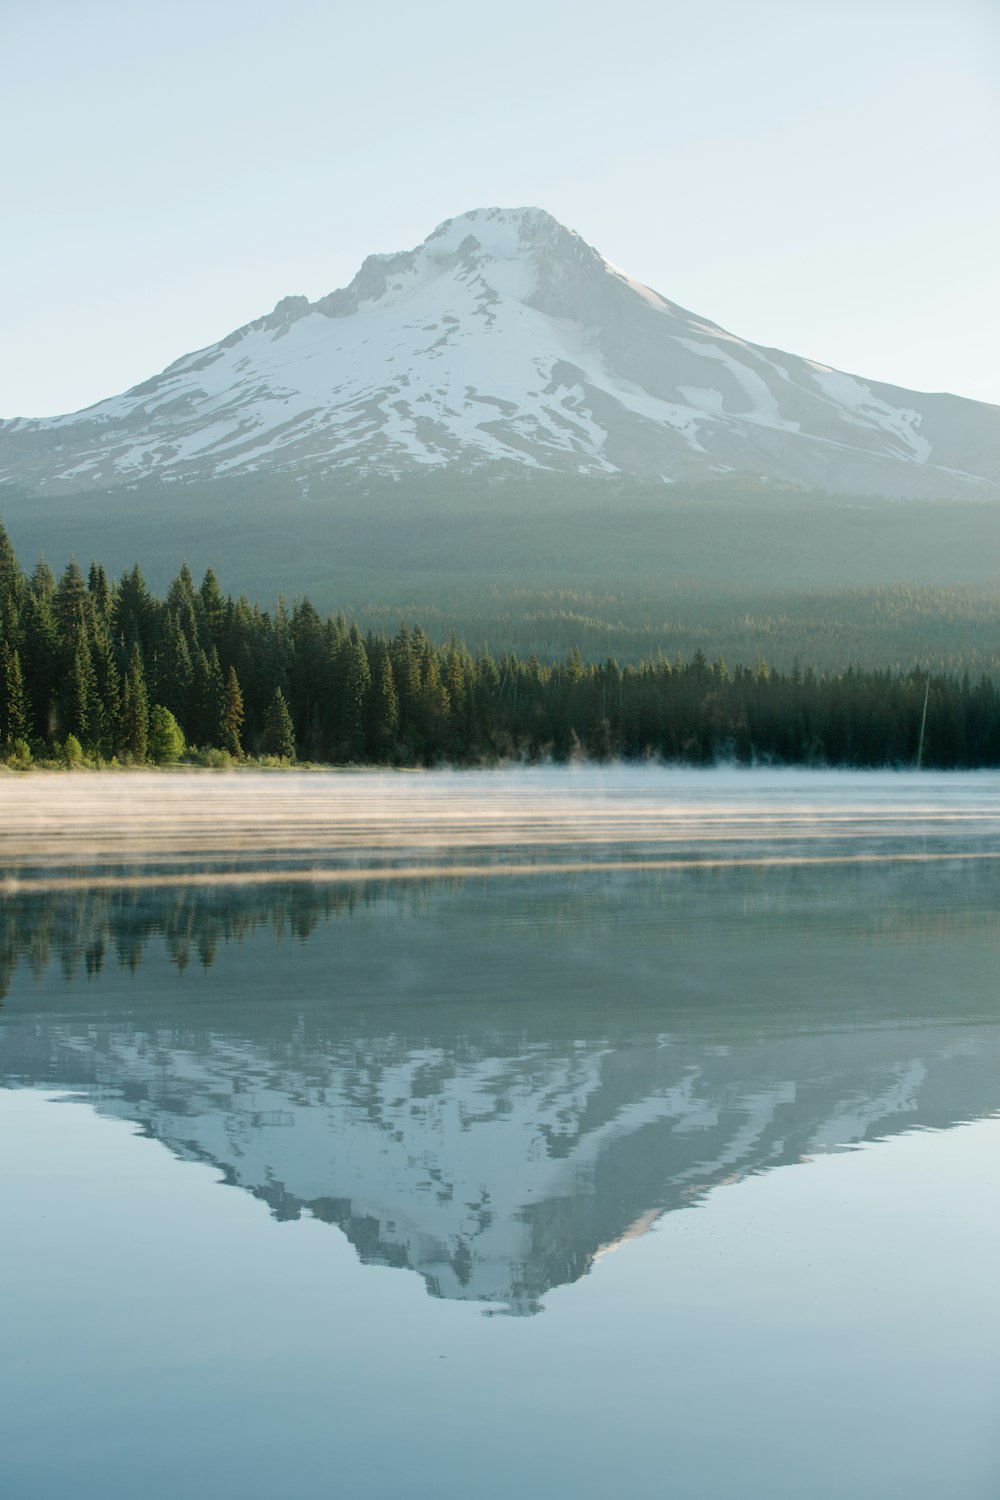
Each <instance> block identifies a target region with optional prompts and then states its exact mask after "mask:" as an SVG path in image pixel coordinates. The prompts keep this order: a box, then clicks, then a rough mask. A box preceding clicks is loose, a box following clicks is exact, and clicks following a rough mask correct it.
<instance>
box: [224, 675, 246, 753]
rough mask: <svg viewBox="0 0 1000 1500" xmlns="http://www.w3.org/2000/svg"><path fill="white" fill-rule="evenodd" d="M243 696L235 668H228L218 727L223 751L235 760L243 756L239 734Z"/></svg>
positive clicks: (241, 724) (241, 723) (241, 722)
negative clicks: (227, 752) (220, 721)
mask: <svg viewBox="0 0 1000 1500" xmlns="http://www.w3.org/2000/svg"><path fill="white" fill-rule="evenodd" d="M243 718H244V715H243V694H242V693H241V692H240V684H239V679H238V678H237V676H236V671H235V668H233V667H230V668H229V679H228V681H227V682H226V693H225V699H224V701H223V706H222V723H221V725H220V739H221V741H222V748H223V750H228V751H229V753H230V755H235V756H236V757H237V759H239V757H240V756H241V755H242V754H243V746H242V744H241V743H240V734H241V732H242V729H243Z"/></svg>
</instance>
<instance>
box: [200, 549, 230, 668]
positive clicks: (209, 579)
mask: <svg viewBox="0 0 1000 1500" xmlns="http://www.w3.org/2000/svg"><path fill="white" fill-rule="evenodd" d="M198 598H199V600H200V602H201V614H202V619H203V621H204V623H205V632H204V634H205V639H204V640H203V642H202V644H203V646H204V648H205V651H206V653H208V652H210V651H211V648H212V647H213V646H217V645H218V643H219V636H220V634H221V630H222V620H223V616H224V615H225V611H226V601H225V600H224V599H223V597H222V590H221V589H220V588H219V580H218V579H217V578H216V576H215V574H214V573H213V571H212V569H211V568H206V569H205V576H204V578H203V579H202V581H201V588H200V589H199V590H198Z"/></svg>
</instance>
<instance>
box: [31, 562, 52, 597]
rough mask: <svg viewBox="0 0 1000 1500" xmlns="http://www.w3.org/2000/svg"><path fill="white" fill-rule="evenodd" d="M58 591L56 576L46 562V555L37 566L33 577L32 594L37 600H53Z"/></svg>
mask: <svg viewBox="0 0 1000 1500" xmlns="http://www.w3.org/2000/svg"><path fill="white" fill-rule="evenodd" d="M55 590H56V575H55V574H54V573H53V571H52V569H51V568H50V567H49V565H48V563H47V562H46V560H45V553H44V552H43V553H42V555H41V557H40V558H39V559H38V561H37V562H36V564H35V571H34V572H33V573H32V575H31V592H32V593H33V594H34V596H35V598H36V599H51V598H52V595H53V594H54V593H55Z"/></svg>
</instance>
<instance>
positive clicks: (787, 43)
mask: <svg viewBox="0 0 1000 1500" xmlns="http://www.w3.org/2000/svg"><path fill="white" fill-rule="evenodd" d="M0 130H2V139H3V141H4V161H3V168H2V177H0V209H2V224H3V232H2V235H0V272H2V275H0V299H2V306H0V328H2V331H3V332H2V348H3V357H2V360H0V415H2V416H15V415H19V416H41V415H47V414H49V413H52V412H56V411H67V410H73V409H75V408H77V407H81V406H84V405H88V404H90V403H91V402H93V401H96V400H99V399H100V398H101V397H103V396H106V395H111V394H113V393H115V392H117V391H119V390H123V389H125V388H126V387H127V386H129V385H132V384H135V383H136V382H137V381H139V380H141V379H143V378H145V377H146V376H148V375H151V374H153V373H155V372H156V371H158V370H159V369H161V368H162V367H163V366H164V365H165V364H167V363H168V362H169V361H170V360H172V359H174V358H176V357H177V356H179V355H180V354H183V353H186V352H187V351H189V350H191V349H194V348H198V347H201V346H203V345H205V344H207V343H210V342H212V341H213V340H215V339H217V338H219V337H221V336H222V335H223V334H225V333H227V332H229V331H230V330H231V329H232V328H234V327H237V326H238V325H239V324H241V323H244V322H246V321H248V320H249V319H250V318H253V317H256V316H259V315H260V314H261V313H264V312H267V311H269V310H270V308H271V307H272V306H273V305H274V303H275V302H276V301H277V300H278V298H279V297H282V296H285V295H287V294H289V293H297V292H304V293H306V295H307V296H309V297H310V298H316V297H318V296H320V295H322V294H324V293H326V292H328V291H331V290H332V289H333V288H334V287H336V286H341V285H343V284H344V283H346V282H347V281H349V280H350V278H351V277H352V276H353V274H354V272H355V271H356V270H357V267H358V264H359V263H360V261H361V260H362V258H363V257H364V256H365V255H366V254H368V253H369V252H371V251H373V250H396V249H403V248H408V247H409V246H411V245H414V244H416V243H418V242H419V241H420V240H422V239H423V238H424V237H425V236H426V235H427V234H428V233H429V232H430V230H431V229H433V228H434V226H435V225H436V224H437V223H438V222H439V221H440V220H441V219H443V218H446V217H448V216H450V215H452V214H457V213H461V212H463V211H464V210H466V209H469V208H474V207H478V206H481V205H484V204H503V205H519V204H537V205H539V206H541V207H543V208H547V209H549V211H550V212H552V213H554V214H555V215H556V216H557V217H558V218H560V219H562V220H563V222H564V223H567V224H569V225H570V226H571V227H573V228H575V229H577V230H579V231H580V233H581V234H582V235H583V236H584V238H585V239H587V240H589V241H590V243H592V244H594V245H596V246H597V248H598V249H599V250H601V251H602V253H603V254H605V255H606V256H608V258H609V259H611V260H613V261H615V262H616V263H617V264H618V265H620V266H622V267H623V268H624V269H626V270H627V271H628V272H629V273H630V274H631V275H633V276H637V277H639V278H640V279H641V280H643V281H646V282H648V283H649V284H650V285H652V286H654V287H655V288H656V289H657V290H658V291H661V292H662V293H664V295H666V296H668V297H670V298H672V299H673V300H675V301H677V302H680V303H682V304H683V305H685V306H687V307H689V308H691V309H693V310H695V311H697V312H700V313H702V314H704V315H706V316H708V317H710V318H713V319H714V320H716V321H717V322H720V323H722V324H723V325H724V326H726V327H728V328H730V329H732V330H733V331H734V332H736V333H739V334H741V335H743V336H744V337H747V338H751V339H755V340H757V341H759V342H762V343H767V344H772V345H776V346H778V347H780V348H784V349H788V350H791V351H793V352H795V353H798V354H804V355H807V356H810V357H812V358H815V359H819V360H822V361H824V362H826V363H828V364H833V365H836V366H838V367H840V368H843V369H848V370H851V371H854V372H857V373H860V374H863V375H867V376H869V377H872V378H877V379H883V380H889V381H893V382H895V383H898V384H902V385H909V386H913V387H915V388H916V389H920V390H952V391H956V392H958V393H959V394H962V395H967V396H975V397H978V398H980V399H982V400H988V401H994V402H1000V358H998V349H1000V326H998V325H1000V273H998V269H997V268H998V265H1000V191H998V188H1000V0H692V3H689V4H677V3H673V0H659V3H652V0H618V3H616V4H594V3H590V0H576V3H561V0H533V3H526V0H505V3H503V4H495V5H485V6H484V5H480V6H476V5H475V4H474V3H468V0H467V3H457V0H424V3H419V0H412V3H405V4H401V3H398V0H381V3H379V4H371V5H367V6H362V5H360V4H352V5H350V6H348V5H343V4H339V3H327V4H322V3H319V0H286V3H285V4H283V5H278V4H275V3H262V0H239V3H232V0H199V3H192V0H169V3H167V0H156V3H153V0H32V3H30V4H29V3H23V0H0Z"/></svg>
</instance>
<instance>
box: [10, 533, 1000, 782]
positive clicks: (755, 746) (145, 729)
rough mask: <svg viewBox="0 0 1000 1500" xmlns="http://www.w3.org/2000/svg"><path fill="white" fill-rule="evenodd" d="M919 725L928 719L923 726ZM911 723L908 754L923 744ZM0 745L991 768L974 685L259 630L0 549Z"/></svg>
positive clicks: (213, 595)
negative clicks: (546, 657) (23, 563)
mask: <svg viewBox="0 0 1000 1500" xmlns="http://www.w3.org/2000/svg"><path fill="white" fill-rule="evenodd" d="M925 709H926V715H925ZM925 719H926V724H925V734H924V741H923V745H922V746H921V726H922V724H923V723H924V720H925ZM0 747H2V749H3V754H4V756H5V758H6V759H7V760H8V762H10V763H11V764H14V765H22V766H23V765H28V764H30V763H31V761H32V759H39V758H43V759H44V758H49V759H57V760H61V761H62V762H64V763H69V764H74V763H79V762H81V761H83V760H85V759H86V760H91V761H94V762H110V761H112V760H115V759H117V760H118V761H127V762H131V763H142V762H145V761H146V760H148V759H152V760H155V761H160V762H164V761H173V760H177V759H179V758H180V757H181V756H182V755H183V754H185V752H186V750H187V749H188V747H196V749H197V753H198V755H199V756H200V758H201V759H202V761H204V760H206V759H207V760H208V761H209V763H213V762H214V763H220V762H221V763H228V762H229V761H230V760H238V759H240V758H242V757H244V756H246V755H264V756H271V757H274V758H276V759H277V760H279V761H286V762H287V761H291V760H293V759H295V758H296V757H298V758H300V759H307V760H311V761H325V762H335V763H360V762H371V763H381V764H389V765H414V764H425V765H427V764H434V763H436V762H442V761H450V762H453V763H456V764H476V763H482V762H491V761H495V760H497V759H502V758H510V757H520V758H527V759H538V758H543V757H550V756H551V757H553V758H555V759H566V758H569V757H573V756H578V755H586V756H590V757H593V758H595V759H607V758H609V757H612V756H619V755H620V756H627V757H643V756H658V757H663V758H666V759H670V760H681V761H686V762H690V763H696V764H703V763H706V762H711V761H712V760H714V759H717V758H721V757H725V758H734V759H737V760H741V761H751V760H765V761H773V762H775V763H802V762H805V763H812V764H836V765H852V766H876V765H910V764H913V763H914V761H915V760H916V759H917V758H918V755H919V756H920V757H921V758H922V762H923V763H924V764H926V765H928V766H931V765H933V766H941V767H949V766H981V765H997V764H1000V693H998V691H997V688H996V687H995V685H994V683H993V681H992V680H991V679H989V678H988V677H986V676H983V677H981V678H979V679H978V680H975V681H973V680H971V679H970V678H969V677H968V675H965V676H963V677H962V678H961V679H959V678H957V677H956V676H954V675H947V674H942V673H932V672H928V670H927V668H926V667H924V666H922V665H918V664H916V663H914V664H913V665H911V666H910V667H909V668H908V669H906V670H903V671H890V670H878V669H875V670H863V669H860V668H857V669H856V668H849V669H848V670H846V671H844V672H839V673H819V672H817V671H815V670H814V669H813V668H812V667H810V666H809V665H808V664H805V663H804V664H803V665H802V667H801V668H798V667H797V668H796V669H794V670H793V671H791V672H779V671H775V670H773V669H772V668H771V667H770V666H769V665H768V664H767V662H766V661H765V660H764V659H763V658H761V659H758V660H756V661H754V662H752V663H750V664H744V663H739V662H736V663H734V664H733V666H732V667H729V666H727V665H726V663H725V661H724V660H723V659H722V658H721V656H720V657H717V658H716V659H714V660H710V659H709V657H708V655H707V654H706V653H705V652H704V651H702V650H700V649H699V650H697V651H696V652H695V653H694V654H693V655H692V656H691V657H690V658H689V659H685V658H683V657H682V656H676V657H673V658H672V659H671V658H669V657H668V656H667V655H666V654H664V653H663V652H662V651H660V652H658V653H656V654H655V655H651V656H647V657H645V658H644V659H643V660H641V661H640V662H638V663H636V664H632V663H627V664H625V665H624V666H622V665H619V663H618V662H617V661H616V660H615V659H614V658H613V657H607V658H605V659H603V660H600V661H586V660H584V658H583V656H582V654H581V652H580V651H579V649H578V648H574V649H572V650H570V651H569V653H568V654H567V655H566V656H565V657H564V658H563V659H562V660H559V661H555V662H543V661H541V660H539V658H538V656H537V655H534V654H530V655H528V656H526V657H525V656H521V655H518V654H517V653H515V652H513V651H505V652H503V653H502V654H493V653H491V651H490V649H489V648H488V646H486V645H485V644H482V645H478V646H477V647H475V648H474V649H471V648H470V647H469V646H468V645H466V644H465V643H463V642H462V641H460V640H458V639H457V638H456V637H454V636H452V637H451V638H450V639H449V640H447V641H446V642H444V643H443V644H442V643H435V642H434V641H433V640H432V639H431V638H430V637H429V635H428V634H427V632H426V631H425V630H424V629H423V628H422V627H421V626H420V625H413V626H407V625H400V626H399V627H398V629H396V630H395V632H394V633H393V634H392V635H388V634H386V633H384V632H378V633H376V632H375V631H374V630H371V629H369V630H367V631H365V632H362V630H361V629H360V628H359V626H358V624H357V623H348V621H347V620H346V619H345V618H344V616H343V615H336V616H327V617H325V618H324V617H323V616H321V615H320V614H319V612H318V611H317V610H316V609H315V608H314V607H313V605H312V604H310V602H309V600H308V599H307V598H303V599H302V600H301V601H297V602H296V603H294V604H293V606H292V607H291V609H289V608H287V607H286V605H285V604H284V603H282V602H279V604H278V606H277V607H276V608H275V609H274V610H273V611H265V610H262V609H261V608H260V606H259V605H257V604H251V603H250V602H249V601H248V600H247V598H246V596H244V595H241V596H240V597H239V598H237V599H234V598H233V597H232V596H231V595H223V593H222V591H221V589H220V588H219V584H218V581H217V579H216V575H215V574H214V572H213V571H212V570H211V569H208V570H207V571H206V573H205V575H204V577H203V579H202V580H201V583H200V584H198V585H196V583H195V581H194V578H193V577H192V574H191V572H190V570H189V569H188V568H187V567H186V566H184V567H182V568H181V570H180V572H179V573H178V574H177V576H176V577H175V578H174V579H173V581H172V582H171V584H170V586H169V588H168V589H167V591H166V595H165V597H163V598H158V597H156V596H155V595H154V594H152V593H151V592H150V591H149V590H148V589H147V587H146V584H145V581H144V579H143V575H142V572H141V570H140V568H139V566H138V564H136V565H134V566H133V567H132V568H131V569H130V570H129V571H128V572H126V573H125V574H124V575H123V576H122V577H121V578H120V579H119V580H118V581H116V582H112V581H111V580H110V579H109V577H108V575H107V573H106V571H105V569H104V568H103V567H102V566H101V565H99V564H96V563H94V564H91V566H90V569H89V573H88V574H86V575H85V574H84V573H83V571H82V570H81V569H80V567H79V566H78V565H77V564H76V563H75V562H70V563H69V564H67V566H66V567H65V569H64V570H63V572H62V574H61V576H60V577H59V579H58V580H57V579H56V577H55V575H54V573H53V572H52V570H51V568H50V567H49V566H48V565H47V564H46V563H45V562H40V563H39V564H38V565H37V566H36V568H35V569H34V572H33V573H32V574H31V576H30V578H29V577H28V576H27V575H26V574H25V573H24V572H23V571H22V569H21V567H20V566H19V564H18V561H17V559H16V557H15V554H14V551H13V549H12V547H11V545H10V542H9V540H8V538H7V536H6V533H4V532H2V530H0Z"/></svg>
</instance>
